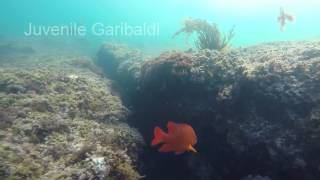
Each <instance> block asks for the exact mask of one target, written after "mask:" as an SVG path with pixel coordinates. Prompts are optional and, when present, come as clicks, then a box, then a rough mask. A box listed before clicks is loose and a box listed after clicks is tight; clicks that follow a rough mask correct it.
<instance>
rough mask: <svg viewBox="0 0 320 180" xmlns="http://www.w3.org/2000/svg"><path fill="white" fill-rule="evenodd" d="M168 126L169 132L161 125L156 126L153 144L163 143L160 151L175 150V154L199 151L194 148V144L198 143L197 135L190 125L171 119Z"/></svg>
mask: <svg viewBox="0 0 320 180" xmlns="http://www.w3.org/2000/svg"><path fill="white" fill-rule="evenodd" d="M167 128H168V133H165V132H164V131H163V130H162V129H160V128H159V127H155V128H154V138H153V140H152V143H151V145H152V146H155V145H157V144H162V146H161V147H160V149H159V151H160V152H175V154H181V153H183V152H185V151H192V152H195V153H196V152H197V151H196V150H195V149H194V148H193V145H195V144H196V143H197V136H196V133H195V132H194V130H193V128H192V127H191V126H190V125H188V124H178V123H174V122H172V121H169V122H168V124H167Z"/></svg>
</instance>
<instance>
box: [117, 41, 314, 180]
mask: <svg viewBox="0 0 320 180" xmlns="http://www.w3.org/2000/svg"><path fill="white" fill-rule="evenodd" d="M113 52H115V51H113ZM115 53H116V52H115ZM119 64H120V65H119V66H118V70H117V73H118V74H117V76H118V77H122V78H121V79H120V80H119V84H120V85H121V86H122V89H124V90H123V93H124V97H127V98H126V99H127V101H128V103H129V104H130V107H132V111H133V112H134V113H133V116H132V118H133V119H134V120H135V121H136V125H137V126H138V127H139V129H140V131H141V132H142V133H143V134H144V135H145V137H147V140H148V141H149V140H150V139H151V138H152V134H153V132H152V131H153V128H154V126H155V125H161V126H165V124H166V123H167V121H168V120H174V121H176V122H187V123H190V124H191V125H192V126H193V127H194V128H195V130H196V132H197V134H198V140H199V141H198V144H197V145H196V148H197V149H198V151H199V155H197V156H194V155H191V154H184V155H182V156H181V157H173V156H170V155H162V154H159V153H157V152H155V151H156V150H155V149H153V150H149V152H146V156H148V159H149V160H150V158H153V159H154V161H148V160H147V162H148V163H149V166H148V167H149V169H148V170H149V173H150V174H149V178H150V179H157V177H161V178H162V179H179V178H180V179H190V180H191V179H275V180H278V179H279V180H280V179H291V180H292V179H308V180H316V179H320V170H319V169H320V158H319V156H318V155H317V153H318V152H319V151H320V129H319V127H320V91H319V89H320V71H319V69H320V42H319V41H313V42H279V43H268V44H261V45H257V46H252V47H247V48H237V49H232V50H229V51H225V52H218V51H208V50H203V51H199V52H175V51H172V52H165V53H163V54H161V55H160V56H159V57H156V58H154V59H151V60H143V59H140V61H131V60H128V61H123V60H122V61H121V63H119ZM176 167H179V168H176ZM164 172H165V173H164ZM147 177H148V174H147Z"/></svg>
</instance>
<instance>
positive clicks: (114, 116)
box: [0, 49, 144, 180]
mask: <svg viewBox="0 0 320 180" xmlns="http://www.w3.org/2000/svg"><path fill="white" fill-rule="evenodd" d="M2 50H3V49H2ZM60 55H61V54H60ZM35 57H37V58H39V59H37V60H35V61H34V62H33V63H31V61H28V62H27V64H28V66H21V67H18V66H17V63H19V62H17V63H14V64H11V66H10V65H6V66H2V67H1V68H0V74H1V76H0V179H8V180H13V179H79V180H84V179H101V180H102V179H111V180H112V179H117V180H121V179H130V180H136V179H140V178H141V177H142V176H141V175H140V174H139V172H138V165H139V161H138V155H139V152H140V151H141V148H143V146H144V141H143V139H142V137H141V135H140V133H139V132H138V131H137V130H136V129H134V128H132V127H130V126H129V125H128V124H127V117H128V115H129V110H128V109H127V108H126V107H125V106H124V105H123V104H122V101H121V99H120V98H119V97H118V95H117V93H115V92H114V90H113V89H112V84H111V82H110V81H109V80H108V79H106V78H103V77H102V76H101V74H102V73H101V72H100V71H99V69H98V68H97V67H96V66H94V64H93V63H92V61H91V60H90V59H89V58H88V57H81V56H74V55H71V54H70V53H69V54H68V55H67V56H59V55H56V54H51V55H46V56H43V55H41V56H40V55H39V56H38V54H36V55H35V56H34V57H33V58H35ZM20 63H21V64H23V62H20ZM8 64H10V63H8Z"/></svg>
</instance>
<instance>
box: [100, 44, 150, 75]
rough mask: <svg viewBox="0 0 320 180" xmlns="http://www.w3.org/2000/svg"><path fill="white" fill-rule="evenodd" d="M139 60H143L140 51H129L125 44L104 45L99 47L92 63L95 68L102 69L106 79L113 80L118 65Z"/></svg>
mask: <svg viewBox="0 0 320 180" xmlns="http://www.w3.org/2000/svg"><path fill="white" fill-rule="evenodd" d="M141 59H144V57H143V54H142V53H141V52H140V51H138V50H135V49H130V48H129V47H128V46H126V45H125V44H112V43H105V44H103V45H102V46H101V47H100V50H99V51H98V53H97V57H96V59H95V61H94V62H95V64H96V65H97V66H99V67H101V68H103V70H104V72H105V74H106V75H107V76H108V77H110V78H115V76H116V75H117V68H118V66H119V65H120V63H122V62H124V61H128V60H132V61H136V60H141Z"/></svg>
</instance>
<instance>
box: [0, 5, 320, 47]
mask: <svg viewBox="0 0 320 180" xmlns="http://www.w3.org/2000/svg"><path fill="white" fill-rule="evenodd" d="M280 7H283V8H284V9H285V10H286V11H288V12H291V13H292V14H293V15H294V16H295V17H296V21H295V22H294V23H288V24H287V25H286V27H285V31H284V32H281V31H280V30H279V24H278V22H277V16H278V14H279V9H280ZM319 7H320V1H319V0H175V1H174V0H81V1H80V0H55V1H49V0H30V1H21V0H2V1H1V2H0V27H1V28H0V34H1V35H2V36H21V37H23V36H24V32H25V31H26V30H27V28H28V24H29V23H33V24H36V25H44V26H52V25H68V24H70V23H77V24H80V25H83V26H86V27H88V28H90V27H91V26H92V24H94V23H97V22H102V23H104V24H107V25H118V24H120V23H123V22H126V23H128V24H130V25H141V24H143V23H158V24H159V35H157V36H134V37H132V36H95V35H92V34H87V35H86V36H84V37H71V39H72V38H73V39H85V40H88V41H90V42H93V45H94V46H98V45H99V44H101V42H104V41H116V42H124V43H127V44H130V45H132V46H135V47H138V48H140V49H145V50H150V51H162V50H168V49H185V48H187V46H186V44H185V40H184V39H185V38H184V36H182V35H181V36H179V37H177V38H175V39H172V35H173V33H174V32H176V31H177V30H179V28H181V26H182V21H183V19H184V18H187V17H193V18H201V19H205V20H207V21H210V22H214V23H216V24H218V26H219V28H220V29H221V31H223V32H227V31H228V30H229V29H231V28H232V27H233V26H235V32H236V36H235V38H234V39H233V41H232V46H235V47H237V46H246V45H252V44H256V43H260V42H270V41H280V40H281V41H282V40H303V39H314V38H319V37H320V31H319V29H320V23H319V19H320V11H319V10H318V9H319ZM41 38H46V37H41ZM69 38H70V37H69ZM190 41H191V42H192V39H191V40H190Z"/></svg>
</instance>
